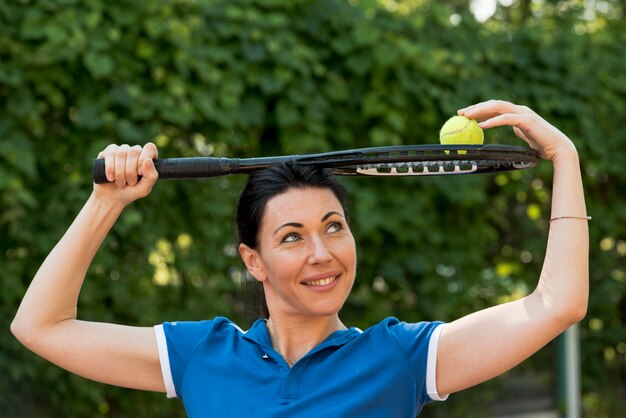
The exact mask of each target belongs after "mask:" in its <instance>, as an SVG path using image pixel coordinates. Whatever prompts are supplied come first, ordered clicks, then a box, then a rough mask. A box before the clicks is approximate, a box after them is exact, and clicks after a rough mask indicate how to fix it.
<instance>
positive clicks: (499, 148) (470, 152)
mask: <svg viewBox="0 0 626 418" xmlns="http://www.w3.org/2000/svg"><path fill="white" fill-rule="evenodd" d="M537 160H538V155H537V153H536V152H535V151H534V150H532V149H530V148H527V147H522V146H514V145H496V144H487V145H434V144H433V145H397V146H388V147H372V148H361V149H354V150H348V151H344V152H337V153H333V157H332V158H329V157H328V154H314V155H310V156H302V157H300V158H297V161H298V162H299V163H300V164H305V165H307V164H313V165H317V166H322V167H326V168H330V169H332V171H333V172H334V173H335V174H337V175H342V176H443V175H459V174H478V173H497V172H503V171H513V170H523V169H528V168H532V167H534V166H536V165H537Z"/></svg>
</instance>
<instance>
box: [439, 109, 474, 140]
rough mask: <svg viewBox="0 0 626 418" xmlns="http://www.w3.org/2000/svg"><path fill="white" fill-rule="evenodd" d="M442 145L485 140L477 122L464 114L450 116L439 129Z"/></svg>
mask: <svg viewBox="0 0 626 418" xmlns="http://www.w3.org/2000/svg"><path fill="white" fill-rule="evenodd" d="M439 142H441V143H442V144H443V145H467V144H470V145H478V144H482V143H483V142H485V134H484V133H483V130H482V128H481V127H480V126H478V122H476V121H475V120H473V119H468V118H466V117H465V116H452V117H451V118H450V119H448V121H447V122H446V123H444V124H443V126H442V127H441V131H439Z"/></svg>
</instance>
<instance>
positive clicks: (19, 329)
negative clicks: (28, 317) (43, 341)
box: [11, 316, 39, 351]
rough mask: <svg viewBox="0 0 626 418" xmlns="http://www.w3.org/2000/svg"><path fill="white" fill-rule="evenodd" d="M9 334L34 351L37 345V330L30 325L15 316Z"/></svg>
mask: <svg viewBox="0 0 626 418" xmlns="http://www.w3.org/2000/svg"><path fill="white" fill-rule="evenodd" d="M11 334H13V336H14V337H15V338H16V339H17V340H18V341H19V342H20V343H21V344H22V345H23V346H24V347H26V348H28V349H29V350H31V351H35V347H36V345H37V335H38V334H39V333H38V332H37V331H35V330H34V329H33V327H32V326H31V325H29V324H28V323H27V322H25V321H23V320H22V319H20V318H19V316H16V317H15V318H14V319H13V322H11Z"/></svg>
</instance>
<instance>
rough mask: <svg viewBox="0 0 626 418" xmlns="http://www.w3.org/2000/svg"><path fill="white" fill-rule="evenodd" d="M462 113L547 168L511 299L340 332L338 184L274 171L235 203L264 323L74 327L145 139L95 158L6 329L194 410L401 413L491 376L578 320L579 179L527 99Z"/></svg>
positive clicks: (135, 194) (144, 170) (351, 263)
mask: <svg viewBox="0 0 626 418" xmlns="http://www.w3.org/2000/svg"><path fill="white" fill-rule="evenodd" d="M458 113H459V114H461V115H464V116H466V117H469V118H471V119H476V120H478V121H481V123H480V126H481V127H482V128H492V127H495V126H503V125H509V126H512V127H513V129H514V131H515V133H516V134H517V135H518V136H519V137H520V138H521V139H523V140H524V141H526V142H528V144H529V145H530V146H531V147H532V148H534V149H536V150H537V151H538V152H539V154H540V156H541V157H542V158H545V159H547V160H551V161H552V162H553V165H554V188H553V195H552V220H551V223H550V233H549V237H548V244H547V250H546V256H545V262H544V265H543V269H542V271H541V275H540V277H539V281H538V284H537V287H536V289H535V290H534V291H533V292H532V293H531V294H530V295H528V296H526V297H524V298H522V299H520V300H517V301H514V302H511V303H507V304H503V305H499V306H495V307H492V308H489V309H485V310H482V311H479V312H476V313H474V314H471V315H468V316H466V317H463V318H460V319H458V320H456V321H454V322H451V323H447V324H441V323H437V322H434V323H418V324H406V323H402V322H399V321H398V320H396V319H394V318H388V319H385V320H383V321H382V322H381V323H380V324H378V325H375V326H373V327H371V328H369V329H367V330H365V331H363V332H362V331H360V330H358V329H356V328H347V327H346V326H345V325H344V324H343V323H342V322H341V320H340V319H339V310H340V309H341V307H342V305H343V303H344V301H345V300H346V298H347V297H348V294H349V292H350V289H351V287H352V284H353V282H354V277H355V269H356V267H355V265H356V251H355V244H354V238H353V236H352V234H351V232H350V228H349V224H348V214H347V211H346V204H345V199H344V194H343V191H342V190H343V189H342V188H341V187H340V186H339V185H338V184H337V183H336V182H335V180H334V179H333V178H332V177H328V176H325V175H324V173H323V172H322V171H319V170H307V169H302V168H298V167H295V168H294V167H287V166H285V167H282V168H281V169H279V170H275V171H274V172H270V171H267V172H264V173H262V174H260V175H258V176H253V177H251V179H250V181H249V183H248V185H247V186H246V189H244V191H243V193H242V196H241V200H240V203H239V206H238V209H237V212H238V213H237V218H238V232H239V236H240V240H241V243H240V246H239V251H240V254H241V257H242V259H243V261H244V263H245V265H246V267H247V268H248V271H249V272H250V273H251V275H252V276H253V277H254V278H255V279H256V280H258V281H259V282H261V283H262V285H263V288H264V291H265V297H266V302H267V307H268V310H269V318H268V319H267V320H260V321H257V322H256V323H255V324H254V325H253V326H252V328H251V329H250V330H248V331H247V332H244V331H242V330H241V329H239V328H238V327H237V326H236V325H235V324H233V323H232V322H230V321H229V320H227V319H226V318H215V319H214V320H210V321H202V322H195V323H191V322H181V323H164V324H163V325H158V326H156V327H155V328H154V329H152V328H136V327H127V326H122V325H113V324H102V323H92V322H84V321H79V320H77V319H76V304H77V298H78V294H79V291H80V287H81V285H82V282H83V280H84V277H85V273H86V271H87V268H88V267H89V264H90V263H91V260H92V258H93V256H94V254H95V253H96V251H97V249H98V247H99V246H100V244H101V243H102V241H103V239H104V238H105V236H106V234H107V232H108V231H109V230H110V228H111V227H112V225H113V224H114V222H115V220H116V219H117V217H118V216H119V214H120V213H121V211H122V210H123V208H124V207H125V206H126V205H127V204H129V203H131V202H132V201H134V200H136V199H138V198H140V197H144V196H147V195H148V194H149V193H150V190H151V189H152V187H153V185H154V183H155V181H156V179H157V173H156V170H155V169H154V165H153V163H152V159H153V158H155V157H156V156H157V150H156V147H155V146H154V145H152V144H148V145H146V146H145V147H143V148H141V147H138V146H136V147H129V146H126V145H123V146H120V147H118V146H115V145H111V146H109V147H107V148H106V149H105V150H104V151H103V152H102V153H100V157H101V158H104V159H105V163H106V173H107V178H108V179H109V180H111V181H114V183H112V184H106V185H94V191H93V193H92V195H91V196H90V198H89V200H88V201H87V203H86V205H85V206H84V208H83V209H82V210H81V212H80V213H79V215H78V216H77V218H76V220H75V221H74V223H73V224H72V225H71V227H70V228H69V230H68V231H67V233H66V234H65V236H64V237H63V238H62V239H61V241H60V242H59V243H58V245H57V246H56V247H55V248H54V249H53V250H52V252H51V253H50V255H49V256H48V258H47V259H46V260H45V262H44V263H43V265H42V266H41V268H40V270H39V271H38V273H37V274H36V276H35V278H34V279H33V282H32V284H31V285H30V287H29V289H28V291H27V293H26V295H25V296H24V300H23V301H22V304H21V306H20V308H19V310H18V312H17V315H16V317H15V320H14V322H13V324H12V326H11V329H12V332H13V333H14V334H15V336H16V337H17V338H18V339H19V340H20V341H21V342H22V343H23V344H24V345H26V346H27V347H28V348H30V349H31V350H33V351H34V352H36V353H38V354H39V355H41V356H43V357H45V358H47V359H48V360H50V361H52V362H54V363H56V364H58V365H59V366H61V367H64V368H66V369H68V370H70V371H72V372H74V373H76V374H79V375H81V376H84V377H87V378H90V379H94V380H97V381H101V382H105V383H110V384H113V385H119V386H124V387H129V388H137V389H146V390H153V391H161V392H167V393H168V396H179V397H181V398H182V399H183V401H184V404H185V408H186V410H187V413H188V415H189V416H190V417H199V416H208V415H215V416H314V415H318V414H320V413H322V412H323V413H324V414H325V415H326V416H342V417H347V416H355V417H356V416H359V417H362V416H372V417H375V416H378V417H383V416H384V417H389V416H398V417H400V416H406V417H412V416H414V415H415V414H417V413H418V412H419V410H420V409H421V407H422V405H423V404H424V403H426V402H429V401H432V400H441V399H445V398H446V397H447V395H448V394H450V393H454V392H457V391H459V390H462V389H464V388H468V387H470V386H473V385H476V384H478V383H480V382H483V381H485V380H487V379H490V378H492V377H494V376H497V375H499V374H501V373H503V372H505V371H507V370H509V369H510V368H512V367H514V366H515V365H516V364H518V363H520V362H521V361H522V360H524V359H525V358H527V357H528V356H530V355H531V354H532V353H534V352H536V351H537V350H539V349H540V348H541V347H543V346H544V345H545V344H547V343H548V342H549V341H550V340H552V339H553V338H554V337H556V336H557V335H558V334H560V333H561V332H562V331H563V330H565V329H566V328H567V327H569V326H570V325H572V324H573V323H575V322H577V321H579V320H581V319H582V318H583V317H584V315H585V312H586V308H587V298H588V227H587V222H586V219H587V218H586V210H585V202H584V196H583V188H582V181H581V174H580V169H579V162H578V155H577V152H576V149H575V147H574V145H573V144H572V142H571V141H570V140H569V139H568V138H567V137H566V136H565V135H564V134H562V133H561V132H560V131H559V130H557V129H556V128H555V127H553V126H551V125H550V124H548V123H547V122H546V121H545V120H543V119H542V118H541V117H539V116H538V115H536V114H535V113H534V112H533V111H531V110H530V109H528V108H526V107H523V106H517V105H514V104H511V103H507V102H502V101H488V102H484V103H479V104H476V105H474V106H470V107H467V108H465V109H461V110H459V112H458ZM139 176H142V177H141V179H139ZM260 186H263V190H261V192H259V187H260Z"/></svg>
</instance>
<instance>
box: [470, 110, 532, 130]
mask: <svg viewBox="0 0 626 418" xmlns="http://www.w3.org/2000/svg"><path fill="white" fill-rule="evenodd" d="M533 120H534V115H531V114H529V113H504V114H500V115H497V116H493V117H490V118H488V119H485V120H483V121H482V122H480V123H479V124H478V126H480V127H481V128H483V129H489V128H495V127H497V126H513V127H517V128H519V129H521V130H522V131H524V132H528V130H529V129H530V126H531V125H532V123H533Z"/></svg>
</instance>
